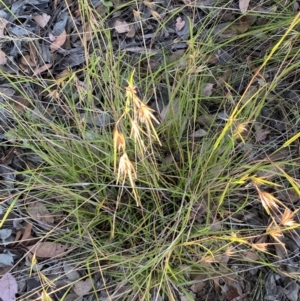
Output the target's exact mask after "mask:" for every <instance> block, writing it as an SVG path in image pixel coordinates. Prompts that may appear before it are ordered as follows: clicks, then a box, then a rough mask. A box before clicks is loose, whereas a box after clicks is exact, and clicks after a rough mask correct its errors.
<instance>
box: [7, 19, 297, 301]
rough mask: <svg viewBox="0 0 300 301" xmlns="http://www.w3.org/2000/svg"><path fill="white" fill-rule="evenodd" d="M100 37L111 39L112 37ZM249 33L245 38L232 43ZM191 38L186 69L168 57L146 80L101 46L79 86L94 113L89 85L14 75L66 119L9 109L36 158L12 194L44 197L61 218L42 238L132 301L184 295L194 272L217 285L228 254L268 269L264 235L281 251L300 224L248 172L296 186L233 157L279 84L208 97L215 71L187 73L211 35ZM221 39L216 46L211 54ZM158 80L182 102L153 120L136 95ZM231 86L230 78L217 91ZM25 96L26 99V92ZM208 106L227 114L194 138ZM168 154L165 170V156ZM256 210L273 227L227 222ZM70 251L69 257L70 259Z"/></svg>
mask: <svg viewBox="0 0 300 301" xmlns="http://www.w3.org/2000/svg"><path fill="white" fill-rule="evenodd" d="M283 19H284V21H282V22H283V23H284V24H287V23H288V21H287V19H285V18H283ZM268 29H270V30H276V24H275V23H272V25H270V28H267V29H266V32H267V30H268ZM104 34H106V35H107V39H110V36H109V32H106V33H105V32H104ZM198 34H200V33H198ZM247 35H250V33H246V34H245V35H242V36H241V37H235V38H232V39H231V40H230V42H231V43H232V42H233V41H234V40H238V39H239V38H241V39H242V38H244V37H245V36H247ZM196 38H197V37H192V38H191V41H190V44H189V47H190V48H189V50H188V51H187V53H186V55H184V56H183V58H181V59H182V60H184V59H186V62H188V64H187V65H186V66H185V68H182V67H181V66H176V63H175V64H174V63H173V62H172V63H171V64H168V60H167V59H166V58H164V59H163V60H162V61H163V62H164V64H163V66H161V68H160V69H158V70H157V71H153V72H152V73H151V75H149V76H147V77H146V78H143V76H142V75H141V74H135V73H134V71H133V69H132V68H131V67H130V66H128V65H127V64H125V63H124V62H123V58H124V57H123V56H122V55H121V54H119V55H118V56H117V57H116V55H115V53H113V52H112V51H111V50H110V51H111V52H109V50H108V54H107V55H106V57H105V58H104V57H96V55H95V57H94V59H95V60H94V61H93V60H92V61H90V62H89V63H88V64H87V66H86V67H85V70H84V71H85V72H84V74H85V77H84V78H82V79H81V80H82V81H84V82H87V83H89V85H90V88H91V87H97V89H98V90H97V91H98V92H99V93H101V94H102V99H101V110H100V109H99V108H96V106H95V96H94V95H93V94H92V93H89V92H88V91H90V90H92V89H87V91H83V90H82V88H80V87H79V85H78V77H79V75H78V77H77V75H76V72H75V74H67V75H66V76H65V77H63V78H62V79H60V82H59V83H57V82H56V81H53V86H50V87H43V81H42V80H41V81H39V79H38V78H37V79H29V78H18V80H19V81H22V80H26V81H29V82H30V83H32V84H33V85H39V86H41V87H43V88H44V93H45V94H50V95H51V100H52V101H53V102H54V103H55V105H56V106H57V108H59V109H62V110H63V111H64V112H67V118H66V116H61V115H59V114H58V116H56V117H55V118H51V116H49V115H48V116H47V115H45V114H44V112H43V111H38V110H33V109H31V108H30V107H28V108H27V107H26V108H24V110H23V111H22V112H20V111H17V110H15V108H14V107H13V106H10V107H8V111H9V112H10V114H11V118H12V120H13V121H14V122H15V123H16V127H15V128H14V129H12V130H11V131H10V132H8V133H7V138H9V139H10V140H11V141H12V142H11V143H12V144H15V146H16V147H18V148H21V149H23V150H24V151H25V154H26V156H27V157H28V158H30V156H31V155H32V154H34V155H37V156H38V157H39V160H37V161H35V162H31V164H30V168H29V164H27V166H28V168H27V169H25V170H24V171H21V172H19V174H18V176H19V178H20V181H19V182H18V183H17V186H18V188H19V191H20V192H19V195H18V196H19V197H20V196H21V195H22V194H24V193H26V195H27V197H28V198H29V197H32V198H38V199H41V200H47V201H48V202H50V201H51V204H52V206H51V212H52V213H54V214H57V215H60V216H62V217H63V218H62V219H63V220H62V221H61V223H60V225H61V226H58V227H56V229H55V230H54V231H51V232H50V233H47V232H45V233H43V234H42V235H43V236H44V237H43V238H48V239H51V240H55V241H61V242H64V243H70V244H71V245H73V246H74V245H76V246H77V247H78V251H75V254H76V255H72V256H76V258H74V260H75V261H77V263H78V266H80V267H81V268H86V269H87V270H88V271H89V273H90V274H91V275H92V274H93V273H96V272H97V271H99V270H101V273H102V275H104V276H106V275H109V276H110V282H109V283H108V284H107V285H108V286H111V287H112V286H113V285H116V286H118V285H121V284H122V285H124V286H125V287H128V292H127V294H128V295H127V296H126V297H123V298H127V299H128V300H134V299H135V298H136V299H137V298H141V299H146V300H150V299H151V298H153V296H154V297H157V298H158V296H161V297H162V298H167V296H169V299H172V297H170V296H173V295H174V296H175V295H177V294H178V291H180V292H181V293H182V292H184V293H185V294H186V295H188V296H189V297H190V298H192V297H191V296H190V295H189V294H190V292H189V291H188V290H187V287H189V286H190V285H191V284H192V283H193V277H192V276H191V275H201V276H204V275H205V277H206V278H201V279H213V278H214V277H216V276H219V275H228V274H232V271H231V269H230V267H229V266H228V265H227V263H228V261H229V259H230V260H232V261H233V262H235V261H236V262H241V261H243V259H242V256H241V255H242V254H247V252H249V251H250V250H251V251H253V250H255V251H256V252H257V254H258V257H257V259H256V260H253V261H254V263H256V264H257V265H263V264H265V265H266V266H268V265H269V266H271V265H272V264H271V261H272V260H270V259H268V256H269V255H270V252H269V249H268V247H269V246H270V245H271V243H270V242H267V241H266V240H263V239H264V237H265V234H262V231H265V232H266V235H268V237H271V238H272V239H273V242H274V241H275V243H279V244H281V245H282V241H281V240H280V237H281V236H282V233H283V232H284V231H288V230H291V229H292V228H293V229H294V228H296V227H298V224H297V223H296V222H294V221H293V212H291V210H290V209H289V208H287V206H286V205H284V204H282V202H280V201H278V200H277V199H276V198H275V197H274V196H273V195H272V194H271V193H267V192H265V191H263V190H262V187H264V186H263V185H267V186H268V187H270V186H272V185H275V184H276V183H275V184H274V183H272V181H270V180H268V179H264V178H263V177H259V176H257V175H256V174H257V173H259V172H262V171H264V170H265V169H268V168H269V167H273V166H274V165H275V166H277V171H276V172H277V176H282V177H283V178H285V179H287V180H288V181H289V182H290V183H291V184H292V186H293V187H294V186H295V189H296V191H297V185H296V184H295V181H294V180H293V179H291V177H290V176H288V175H287V174H286V173H285V172H284V171H282V170H281V169H280V165H276V163H270V164H269V165H267V166H266V165H265V162H257V163H252V162H251V163H249V162H247V161H246V160H245V159H246V158H245V157H246V155H243V152H241V149H242V148H243V146H244V144H246V143H247V139H249V137H247V133H248V132H249V130H250V129H251V127H252V124H253V120H255V119H256V117H257V116H258V115H259V112H260V111H261V109H262V107H263V105H264V103H265V102H266V98H267V95H268V93H269V92H270V91H272V90H274V89H275V87H276V86H277V84H278V77H277V78H276V79H274V80H273V81H272V83H270V84H269V85H264V84H263V85H261V86H260V87H259V91H257V93H252V94H251V95H250V96H249V95H248V96H247V93H246V92H247V91H248V90H249V87H248V88H247V89H246V91H245V93H244V95H243V96H242V97H240V95H239V94H238V92H236V91H234V89H230V91H231V93H235V92H236V95H233V96H235V98H239V100H238V101H237V102H234V101H233V102H231V103H230V102H229V101H228V100H227V99H225V100H224V97H223V94H221V96H220V95H217V96H215V97H211V98H209V97H206V99H204V98H203V96H202V90H203V86H204V85H205V84H206V83H207V82H209V81H210V80H211V79H212V76H210V75H207V74H206V73H205V72H200V73H198V72H195V65H201V66H202V65H205V63H203V62H205V59H206V60H207V55H208V54H209V53H210V51H212V49H211V47H212V43H211V37H208V38H207V45H205V43H204V42H203V45H202V46H201V45H198V44H197V43H196V42H195V40H196ZM294 38H295V37H294ZM294 38H293V39H294ZM227 43H228V44H229V42H228V41H227V42H219V44H218V47H220V48H221V47H225V46H226V44H227ZM251 43H252V41H251ZM195 45H197V47H198V46H199V47H203V48H201V49H200V50H202V51H200V50H199V51H198V52H197V53H196V52H194V51H193V50H194V49H195ZM249 46H250V45H249ZM251 46H252V45H251ZM108 49H109V48H108ZM189 51H190V52H189ZM291 51H292V50H291ZM191 52H192V53H191ZM280 55H282V54H280ZM107 58H109V61H106V59H107ZM276 58H277V57H276V54H275V53H274V54H273V56H272V57H270V58H269V59H272V60H273V61H275V62H276ZM293 58H294V54H291V52H289V55H287V56H286V66H288V67H287V68H289V70H295V69H296V68H297V63H294V61H293ZM104 62H106V64H103V63H104ZM264 62H266V61H263V63H262V64H263V65H266V64H265V63H264ZM260 63H261V62H260ZM98 64H99V65H100V66H101V70H98V69H97V65H98ZM170 66H171V67H172V68H171V69H170ZM199 70H200V69H199ZM203 70H204V71H205V70H206V71H208V69H202V71H203ZM211 70H212V71H211V72H213V71H214V69H213V68H212V69H211ZM285 70H286V69H285V67H284V68H282V69H281V73H280V74H279V77H280V76H282V77H283V78H284V77H285V76H286V72H285ZM260 71H261V70H260ZM97 72H98V73H97ZM79 73H80V72H78V74H79ZM134 75H135V76H134ZM80 76H81V77H82V74H80ZM10 80H11V79H10ZM14 80H15V84H14V86H15V88H16V89H19V88H18V85H17V84H16V78H15V79H14ZM160 82H163V83H164V84H166V85H167V87H168V88H167V89H168V96H169V98H170V103H169V106H172V105H174V107H176V103H175V99H178V101H177V103H178V104H179V105H178V107H177V111H176V110H170V111H169V116H166V117H165V120H164V122H162V124H161V125H159V124H158V117H157V116H156V115H155V112H154V111H153V110H152V109H150V107H149V106H148V105H147V103H146V101H145V100H144V99H143V97H141V96H140V95H139V93H137V87H138V86H141V87H143V88H144V90H145V91H144V92H145V93H144V94H146V93H149V94H151V91H153V90H151V87H153V86H154V87H156V86H157V83H160ZM62 83H63V84H62ZM70 87H76V89H77V90H76V89H75V90H72V89H71V88H70ZM228 87H230V79H228V83H226V85H225V88H224V87H222V89H223V88H224V90H226V88H228ZM69 88H70V89H71V93H70V90H68V89H69ZM19 90H20V89H19ZM20 92H21V91H20ZM22 93H23V95H24V92H22ZM75 94H78V95H79V101H78V99H76V97H75ZM57 95H58V96H57ZM24 97H25V98H26V99H27V100H28V101H29V102H30V98H29V96H28V95H24ZM232 98H233V99H234V97H232ZM80 102H82V103H80ZM212 102H213V103H214V108H217V109H216V111H217V112H219V111H220V110H221V108H223V107H225V108H226V109H228V111H229V112H230V113H231V114H229V116H228V118H227V119H226V120H224V123H223V124H221V125H222V127H219V126H215V123H217V121H216V118H217V116H216V115H215V116H214V117H212V119H213V121H212V122H211V123H210V124H209V125H208V126H207V135H206V136H205V137H204V138H203V139H202V140H200V141H197V140H196V139H194V138H191V137H192V135H191V134H193V133H194V132H195V131H196V130H197V129H198V127H199V116H201V115H203V113H207V111H206V109H204V108H203V107H205V105H207V103H209V104H210V103H212ZM174 107H173V108H174ZM96 109H97V110H96ZM95 111H96V112H98V113H97V114H99V116H100V118H102V117H103V116H104V115H105V116H109V120H110V121H109V122H108V123H106V122H104V125H103V126H101V127H100V128H99V127H95V126H93V125H92V126H91V124H90V123H89V122H88V119H89V114H90V113H91V112H92V113H93V112H95ZM175 111H176V112H175ZM82 112H83V113H84V114H83V115H82ZM97 114H96V115H97ZM290 142H291V141H290ZM168 155H169V156H170V158H171V163H168V162H167V160H165V159H166V157H167V156H168ZM285 163H286V164H288V165H290V166H295V165H296V164H297V163H295V162H292V161H288V160H286V162H285ZM25 165H26V162H25ZM247 185H249V186H247ZM248 187H250V188H249V189H248ZM251 189H252V190H251ZM245 190H246V191H247V192H246V193H245V192H244V191H245ZM298 192H299V191H298ZM239 195H242V196H241V197H237V196H239ZM16 197H17V196H16ZM258 197H260V200H261V203H259V202H258V199H259V198H258ZM252 203H254V204H256V206H257V207H256V208H259V210H262V211H263V210H265V211H266V213H267V214H268V215H269V216H271V220H272V223H271V224H269V225H262V226H261V227H257V228H251V227H250V226H249V227H248V226H247V225H244V227H242V226H241V227H240V228H238V227H234V226H233V224H232V223H230V220H232V219H233V220H234V219H235V220H236V217H235V216H236V215H237V214H238V213H239V212H247V210H248V209H247V208H248V206H249V204H252ZM19 206H20V207H21V205H19ZM199 212H200V213H201V212H202V215H201V214H200V216H199ZM64 225H67V228H68V230H66V228H65V227H64ZM283 247H284V246H283ZM72 256H71V257H70V258H69V259H68V260H73V257H72ZM270 256H271V258H272V259H273V258H274V257H272V256H274V255H270ZM245 262H247V259H245ZM245 262H244V263H245ZM252 264H253V263H252ZM104 276H103V277H104ZM107 291H109V288H107ZM110 293H112V292H111V291H110ZM95 294H97V292H95Z"/></svg>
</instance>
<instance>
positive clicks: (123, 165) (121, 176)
mask: <svg viewBox="0 0 300 301" xmlns="http://www.w3.org/2000/svg"><path fill="white" fill-rule="evenodd" d="M126 177H128V179H129V182H130V184H131V186H132V187H134V186H135V183H134V182H135V180H136V179H137V175H136V171H135V168H134V166H133V164H132V162H131V161H130V160H129V158H128V156H127V154H126V153H124V154H123V155H122V156H121V158H120V162H119V168H118V176H117V181H116V182H117V184H118V183H119V181H120V180H121V181H122V184H124V182H125V180H126Z"/></svg>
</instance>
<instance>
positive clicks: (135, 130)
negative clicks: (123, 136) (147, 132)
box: [130, 120, 146, 152]
mask: <svg viewBox="0 0 300 301" xmlns="http://www.w3.org/2000/svg"><path fill="white" fill-rule="evenodd" d="M141 133H144V131H143V130H142V129H141V128H140V127H139V125H138V123H137V121H136V120H131V132H130V137H131V138H133V139H134V141H135V142H137V144H138V145H139V146H140V149H141V150H142V151H143V152H144V151H145V150H146V148H145V143H144V141H143V139H142V137H141Z"/></svg>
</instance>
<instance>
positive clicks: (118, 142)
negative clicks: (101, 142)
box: [113, 126, 125, 152]
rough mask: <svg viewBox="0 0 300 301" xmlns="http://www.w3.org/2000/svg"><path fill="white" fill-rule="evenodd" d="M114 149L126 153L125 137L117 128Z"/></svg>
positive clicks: (114, 134) (115, 129)
mask: <svg viewBox="0 0 300 301" xmlns="http://www.w3.org/2000/svg"><path fill="white" fill-rule="evenodd" d="M113 136H114V148H115V150H117V151H118V152H121V151H122V152H125V137H124V135H123V134H122V133H120V132H119V131H118V128H117V126H115V128H114V133H113Z"/></svg>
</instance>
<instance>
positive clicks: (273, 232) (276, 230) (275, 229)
mask: <svg viewBox="0 0 300 301" xmlns="http://www.w3.org/2000/svg"><path fill="white" fill-rule="evenodd" d="M266 233H267V234H268V235H270V236H271V237H272V238H273V239H274V240H275V241H276V242H277V243H278V244H279V245H281V246H282V247H283V248H284V250H285V251H286V248H285V244H284V243H283V242H282V238H283V237H284V236H283V234H282V231H281V229H280V227H279V226H278V225H274V224H273V223H272V224H270V225H269V227H268V228H267V231H266Z"/></svg>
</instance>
